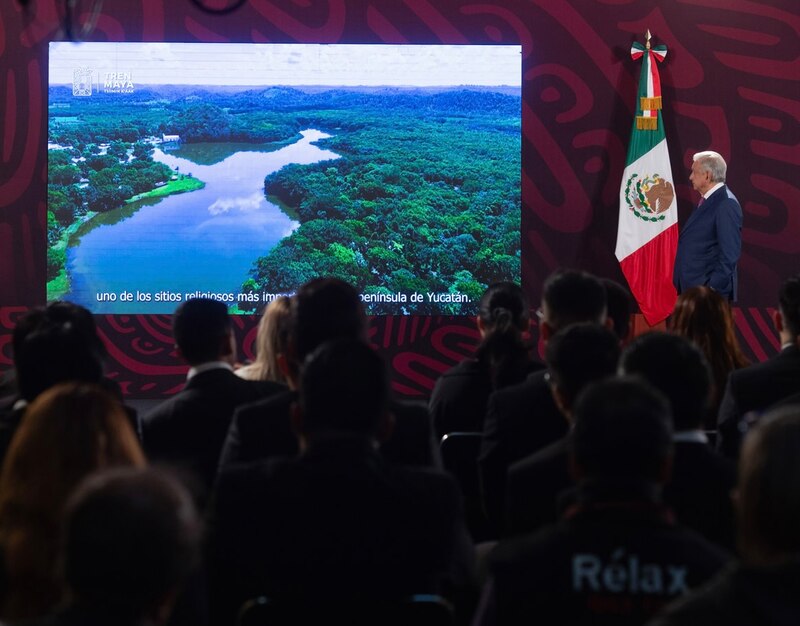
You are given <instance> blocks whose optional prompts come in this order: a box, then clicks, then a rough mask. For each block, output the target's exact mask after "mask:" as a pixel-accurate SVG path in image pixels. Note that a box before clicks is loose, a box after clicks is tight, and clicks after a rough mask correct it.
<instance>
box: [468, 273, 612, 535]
mask: <svg viewBox="0 0 800 626" xmlns="http://www.w3.org/2000/svg"><path fill="white" fill-rule="evenodd" d="M539 314H540V315H541V320H540V330H539V332H540V335H541V336H542V338H543V339H544V341H545V342H547V341H548V340H549V338H550V337H551V336H552V335H553V334H554V333H556V332H557V331H559V330H562V329H564V328H566V327H567V326H569V325H571V324H577V323H579V322H594V323H596V324H606V323H607V317H606V292H605V289H604V288H603V285H602V283H601V282H600V281H599V280H598V279H597V278H596V277H594V276H592V275H591V274H588V273H587V272H582V271H577V270H559V271H557V272H554V273H553V274H551V275H550V276H549V277H548V278H547V280H546V281H545V283H544V286H543V294H542V308H541V311H540V312H539ZM545 374H546V372H545V371H543V370H542V371H538V372H534V373H533V374H531V375H530V376H528V378H527V380H525V381H524V382H522V383H520V384H519V385H513V386H511V387H507V388H505V389H500V390H499V391H496V392H495V393H493V394H492V395H491V396H490V397H489V402H488V404H487V409H486V418H485V420H484V424H483V441H482V443H481V451H480V457H479V459H478V464H479V469H480V479H481V489H482V495H483V503H484V509H485V511H486V515H487V517H488V519H489V521H490V522H491V523H492V524H493V525H494V527H495V529H496V530H499V528H500V527H501V525H502V519H503V515H504V511H505V507H504V499H505V490H506V471H507V469H508V466H509V465H511V464H512V463H514V462H515V461H518V460H520V459H522V458H524V457H526V456H528V455H529V454H532V453H533V452H536V451H537V450H540V449H541V448H543V447H545V446H546V445H549V444H551V443H553V442H554V441H557V440H558V439H560V438H561V437H563V436H564V435H565V434H566V432H567V423H566V421H565V420H564V417H563V416H562V415H561V412H560V411H559V410H558V407H557V406H556V404H555V402H554V400H553V395H552V393H551V392H550V386H549V385H548V383H547V380H546V377H545Z"/></svg>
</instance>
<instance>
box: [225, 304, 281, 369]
mask: <svg viewBox="0 0 800 626" xmlns="http://www.w3.org/2000/svg"><path fill="white" fill-rule="evenodd" d="M290 311H291V300H290V299H289V297H288V296H279V297H277V298H275V300H273V301H272V302H270V303H269V305H268V306H267V308H266V310H265V311H264V314H263V315H262V316H261V321H259V323H258V333H257V334H256V360H255V361H254V362H253V363H250V364H249V365H245V366H244V367H240V368H239V369H237V370H236V375H237V376H238V377H239V378H244V379H245V380H271V381H274V382H276V383H284V384H285V383H286V376H284V374H283V372H282V371H281V368H280V365H279V364H278V359H279V358H280V356H281V355H285V354H286V342H287V338H288V333H289V328H288V326H289V313H290Z"/></svg>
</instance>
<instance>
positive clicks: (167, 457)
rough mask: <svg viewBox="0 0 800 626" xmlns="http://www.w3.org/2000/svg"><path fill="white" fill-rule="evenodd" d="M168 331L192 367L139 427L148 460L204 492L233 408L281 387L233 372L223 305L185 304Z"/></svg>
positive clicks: (230, 334)
mask: <svg viewBox="0 0 800 626" xmlns="http://www.w3.org/2000/svg"><path fill="white" fill-rule="evenodd" d="M172 332H173V335H174V338H175V346H176V349H177V351H178V354H179V355H180V356H181V357H182V358H183V359H184V360H185V361H186V362H187V363H189V365H190V366H191V368H190V369H189V373H188V374H187V376H186V386H185V387H184V388H183V390H181V391H180V392H178V393H177V394H175V395H174V396H172V397H171V398H169V399H168V400H166V401H164V402H162V403H161V404H159V405H158V406H157V407H156V408H155V409H153V410H152V411H151V412H150V413H149V414H148V415H146V416H145V418H144V420H143V424H142V441H143V445H144V449H145V452H147V455H148V457H149V458H150V460H151V461H160V462H165V463H169V464H173V465H175V466H176V467H177V468H180V470H181V471H188V472H189V477H190V480H199V481H200V483H199V485H198V487H199V488H200V489H201V491H202V490H204V491H203V493H201V494H199V495H200V496H201V501H202V495H204V494H206V493H208V491H209V490H210V489H211V486H212V485H213V483H214V479H215V477H216V472H217V466H218V464H219V456H220V451H221V450H222V444H223V443H224V441H225V436H226V434H227V432H228V427H229V425H230V422H231V418H232V416H233V412H234V410H235V409H236V407H237V406H239V405H241V404H245V403H247V402H253V401H255V400H257V399H259V398H261V397H264V396H267V395H271V394H276V393H278V392H280V391H283V390H284V389H286V387H285V386H284V385H280V384H278V383H273V382H267V381H261V382H254V381H249V380H243V379H241V378H239V377H238V376H236V375H235V374H234V373H233V363H234V361H235V360H236V343H235V340H234V334H233V327H232V325H231V320H230V317H229V316H228V307H227V306H226V305H225V304H223V303H222V302H218V301H216V300H210V299H207V298H196V299H191V300H187V301H186V302H184V303H183V304H181V305H180V306H179V307H178V309H177V310H176V311H175V314H174V316H173V318H172Z"/></svg>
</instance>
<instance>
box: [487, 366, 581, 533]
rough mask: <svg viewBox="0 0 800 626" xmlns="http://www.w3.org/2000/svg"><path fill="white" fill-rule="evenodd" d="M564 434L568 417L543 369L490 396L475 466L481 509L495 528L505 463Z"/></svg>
mask: <svg viewBox="0 0 800 626" xmlns="http://www.w3.org/2000/svg"><path fill="white" fill-rule="evenodd" d="M566 434H567V420H566V419H565V418H564V416H563V415H562V414H561V412H560V411H559V410H558V407H557V406H556V404H555V401H554V400H553V395H552V393H551V392H550V386H549V385H548V383H547V380H546V379H545V372H544V371H539V372H534V373H533V374H531V375H530V376H529V377H528V379H527V380H526V381H525V382H524V383H521V384H519V385H515V386H513V387H507V388H505V389H501V390H500V391H496V392H495V393H493V394H492V395H491V396H490V398H489V404H488V408H487V411H486V420H485V422H484V426H483V441H482V442H481V452H480V456H479V458H478V466H479V471H480V478H481V491H482V496H483V504H484V509H485V510H486V514H487V516H488V518H489V520H490V521H491V522H493V523H494V525H495V528H496V529H498V530H499V528H500V527H501V525H502V519H503V514H504V510H505V506H504V498H505V491H506V471H507V469H508V467H509V466H510V465H511V464H512V463H514V462H515V461H518V460H520V459H522V458H524V457H526V456H528V455H529V454H532V453H533V452H536V451H537V450H540V449H541V448H544V447H545V446H547V445H549V444H551V443H553V442H554V441H556V440H558V439H560V438H561V437H563V436H564V435H566Z"/></svg>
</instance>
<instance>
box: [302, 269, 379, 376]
mask: <svg viewBox="0 0 800 626" xmlns="http://www.w3.org/2000/svg"><path fill="white" fill-rule="evenodd" d="M366 328H367V318H366V315H365V313H364V306H363V304H362V303H361V298H360V297H359V294H358V291H357V290H356V288H355V287H353V286H352V285H350V284H349V283H346V282H344V281H343V280H339V279H338V278H316V279H314V280H311V281H309V282H307V283H305V284H304V285H303V286H302V287H300V289H298V290H297V294H296V295H295V297H294V298H292V313H291V321H290V331H289V336H290V338H291V340H292V344H293V346H294V358H295V359H296V361H297V362H298V363H302V362H303V360H304V359H305V358H306V356H308V355H309V354H311V352H313V351H314V350H315V349H316V348H317V347H318V346H320V345H322V344H323V343H325V342H326V341H330V340H332V339H338V338H351V339H362V338H364V336H365V335H366Z"/></svg>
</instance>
